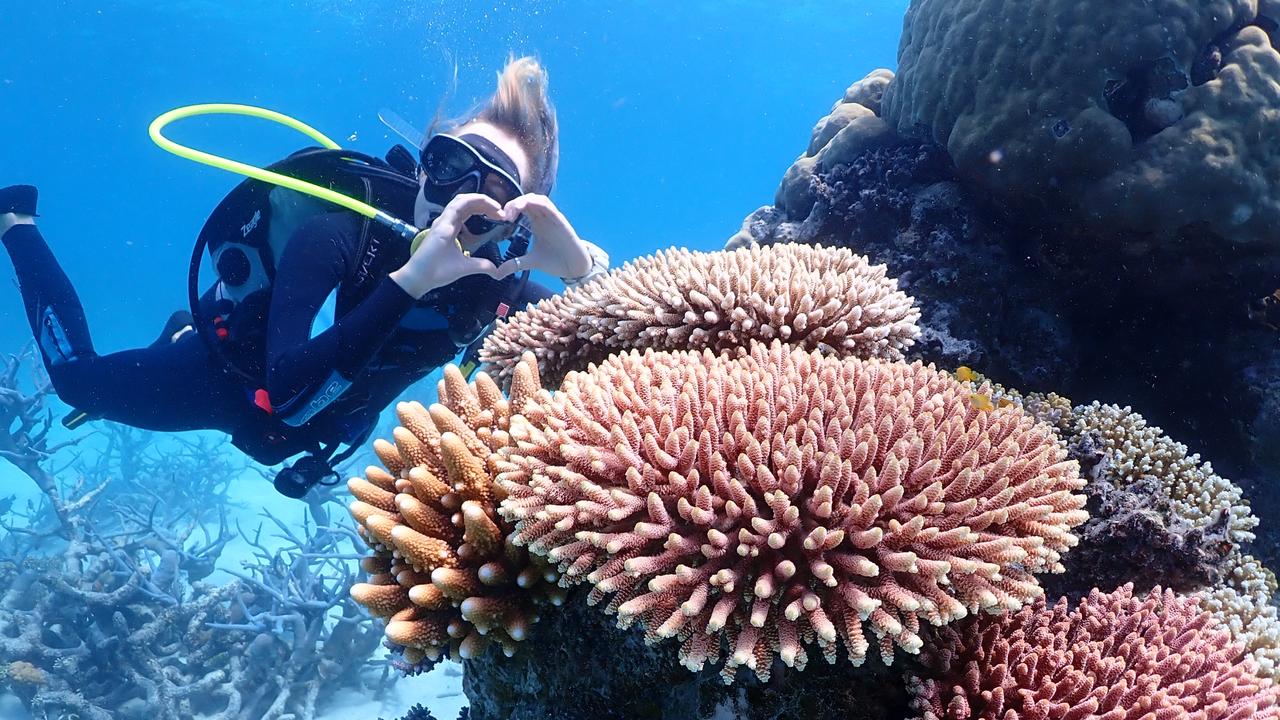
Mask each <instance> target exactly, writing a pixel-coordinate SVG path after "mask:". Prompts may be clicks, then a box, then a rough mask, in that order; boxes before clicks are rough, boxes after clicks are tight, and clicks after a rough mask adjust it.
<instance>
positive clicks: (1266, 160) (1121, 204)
mask: <svg viewBox="0 0 1280 720" xmlns="http://www.w3.org/2000/svg"><path fill="white" fill-rule="evenodd" d="M1277 20H1280V5H1277V4H1276V3H1275V2H1274V0H1261V2H1260V1H1259V0H1212V1H1210V0H1150V1H1149V2H1106V1H1104V0H1022V1H1021V2H1007V1H1006V0H913V2H912V3H911V5H910V7H909V9H908V10H907V14H906V18H905V22H904V25H903V34H902V40H901V43H900V45H899V49H898V71H897V75H896V77H895V78H894V79H893V82H892V83H891V84H890V86H889V88H888V89H887V90H886V91H885V94H884V99H883V115H884V117H885V119H886V120H887V121H888V123H889V125H890V126H892V127H893V128H894V129H896V130H897V131H898V132H899V133H901V134H903V135H925V136H927V137H929V138H931V139H932V140H934V141H936V142H937V143H939V144H941V145H943V146H944V147H946V148H947V150H948V152H949V154H950V155H951V157H952V159H953V160H954V161H955V164H956V166H957V168H958V169H959V170H960V171H961V173H962V174H964V175H966V176H968V177H971V178H973V179H975V180H976V181H977V182H979V183H980V184H981V185H982V186H983V187H985V188H986V189H988V190H990V191H994V192H995V193H997V194H998V195H1001V196H1003V197H1005V198H1022V199H1026V198H1027V196H1031V197H1033V198H1035V199H1036V200H1039V201H1046V200H1047V201H1049V202H1051V203H1054V204H1062V205H1065V206H1067V207H1069V208H1074V209H1076V210H1078V211H1080V212H1079V213H1078V215H1077V216H1078V217H1082V218H1085V219H1088V220H1090V221H1092V222H1094V223H1095V225H1094V226H1095V227H1098V228H1104V227H1115V226H1119V227H1124V228H1126V229H1129V230H1133V231H1137V232H1143V233H1148V232H1149V233H1158V234H1170V233H1172V232H1174V231H1177V230H1179V229H1181V228H1189V227H1193V226H1198V225H1203V226H1207V227H1208V228H1209V229H1210V230H1211V231H1212V232H1214V233H1215V234H1217V235H1219V236H1221V237H1224V238H1227V239H1229V240H1232V241H1236V242H1240V243H1250V242H1252V243H1265V244H1270V245H1272V247H1274V243H1275V234H1274V232H1273V228H1274V227H1275V225H1276V223H1277V222H1280V152H1278V151H1277V150H1276V147H1275V145H1274V143H1272V142H1270V140H1269V138H1272V137H1274V136H1275V134H1276V133H1277V132H1280V116H1277V113H1276V108H1278V107H1280V53H1277V51H1276V50H1275V49H1274V48H1275V45H1276V41H1277V40H1278V39H1280V38H1278V37H1277V35H1276V32H1277V22H1276V21H1277Z"/></svg>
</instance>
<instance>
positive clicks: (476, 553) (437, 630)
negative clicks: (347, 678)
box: [347, 363, 564, 665]
mask: <svg viewBox="0 0 1280 720" xmlns="http://www.w3.org/2000/svg"><path fill="white" fill-rule="evenodd" d="M536 373H537V370H536V368H535V367H534V366H533V365H532V363H529V364H525V365H522V366H521V367H519V368H517V370H516V372H515V382H514V383H513V387H512V394H511V399H510V400H508V399H506V398H504V397H503V394H502V391H501V389H499V388H498V386H497V384H496V383H495V382H494V381H493V380H492V379H491V378H490V377H489V376H488V375H486V374H484V373H478V374H477V375H476V379H475V381H474V382H473V383H471V384H470V385H468V383H467V381H466V380H465V379H464V378H463V376H462V373H461V372H460V371H459V370H458V368H457V367H456V366H454V365H449V366H447V367H446V368H445V371H444V378H443V379H442V380H441V381H440V383H439V388H438V396H439V399H440V401H439V402H437V403H434V404H432V405H431V407H430V408H427V407H423V406H422V404H420V403H416V402H407V403H400V404H399V405H397V407H396V413H397V415H398V417H399V420H400V423H401V426H400V427H397V428H396V429H395V430H394V432H393V436H394V443H393V442H389V441H387V440H382V439H379V440H376V441H375V442H374V451H375V452H376V453H377V455H378V457H379V459H380V460H381V461H382V464H383V467H378V466H370V467H369V468H368V469H367V470H366V471H365V477H364V478H363V479H361V478H352V479H351V480H350V481H348V484H347V486H348V488H349V489H350V491H351V494H352V496H353V497H354V498H355V499H354V500H353V501H352V503H351V506H350V511H351V515H352V517H353V518H355V520H356V522H357V523H358V528H357V529H358V532H359V533H360V535H361V537H363V538H364V539H365V540H366V541H367V542H368V543H369V545H370V547H372V548H373V553H372V554H371V555H369V556H367V557H365V558H364V559H363V560H362V566H363V568H364V570H365V571H366V572H368V573H369V574H370V577H369V579H368V580H367V581H366V582H363V583H357V584H355V585H353V586H352V588H351V596H352V598H353V599H355V600H356V601H357V602H359V603H360V604H362V605H364V606H365V607H366V608H368V609H369V611H370V612H371V613H373V614H374V615H376V616H379V617H384V618H387V619H388V621H387V627H386V637H387V640H388V641H389V642H390V643H391V644H392V645H394V646H397V647H399V648H403V650H404V659H405V661H406V662H407V663H408V664H410V665H416V664H417V663H419V662H420V661H422V660H424V659H426V660H436V659H439V658H440V657H441V656H442V655H446V654H447V655H449V656H450V657H455V658H456V657H461V658H468V657H474V656H475V655H477V654H478V653H479V652H481V651H482V650H483V649H484V648H485V646H486V645H487V644H488V643H490V642H497V643H498V644H500V645H501V646H502V648H503V651H504V652H506V653H507V654H508V655H510V654H512V653H514V652H515V644H516V643H517V642H519V641H521V640H523V639H524V638H525V637H526V635H527V633H528V631H529V628H530V626H531V625H532V624H533V623H534V622H536V621H537V619H538V612H539V610H538V608H539V606H540V605H542V604H545V603H552V604H558V603H559V602H561V601H562V600H563V597H564V593H563V591H562V590H561V589H560V588H559V586H558V585H557V584H556V580H557V575H556V572H555V570H554V569H552V568H550V567H548V566H547V564H546V563H545V562H542V561H541V560H540V558H537V557H530V556H529V554H528V553H527V552H525V551H524V550H523V549H522V548H519V547H516V546H515V545H513V544H512V543H511V542H510V541H509V539H508V536H509V534H510V526H508V525H507V524H506V523H505V522H504V521H503V520H502V519H501V518H500V517H498V515H497V513H496V507H497V504H498V503H499V502H501V501H502V499H503V498H504V497H505V492H504V491H503V490H502V489H501V488H499V487H496V486H495V485H494V484H493V480H492V478H493V475H494V469H493V463H494V462H495V461H496V458H497V452H498V451H499V450H500V449H501V448H503V447H505V446H507V445H509V444H510V443H511V437H510V434H509V433H508V428H509V426H510V421H511V417H512V412H513V410H512V408H513V407H519V406H520V405H521V404H522V403H523V402H524V401H526V400H527V399H528V398H529V397H530V396H531V394H532V393H533V392H535V391H536V389H537V388H539V387H540V384H539V381H538V378H537V374H536Z"/></svg>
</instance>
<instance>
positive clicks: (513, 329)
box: [480, 244, 920, 386]
mask: <svg viewBox="0 0 1280 720" xmlns="http://www.w3.org/2000/svg"><path fill="white" fill-rule="evenodd" d="M919 318H920V311H919V309H918V308H916V307H915V305H914V303H913V301H912V299H911V298H910V297H909V296H907V295H906V294H905V293H903V292H902V291H901V290H899V289H898V283H897V280H894V279H893V278H890V277H887V275H886V273H885V266H884V265H872V264H870V263H869V262H868V261H867V259H866V258H865V257H862V256H860V255H854V254H853V253H852V252H850V251H849V250H848V249H845V248H832V247H818V246H812V245H798V244H780V245H772V246H768V247H753V248H744V249H740V250H732V251H720V252H711V253H705V252H690V251H688V250H684V249H679V250H676V249H671V250H663V251H660V252H658V253H656V254H654V255H650V256H646V257H643V258H639V259H637V260H632V261H630V262H628V263H626V264H625V265H623V266H622V267H620V268H617V269H615V270H612V271H610V272H609V273H607V274H605V275H603V276H601V277H599V278H596V279H593V280H592V281H591V282H587V283H584V284H582V285H580V286H578V287H574V288H570V289H569V290H567V291H566V292H565V293H564V294H562V295H556V296H555V297H551V298H547V299H546V300H543V301H541V302H539V303H538V304H536V305H534V306H532V307H530V308H527V309H526V310H522V311H521V312H518V313H515V314H514V315H513V316H512V317H511V318H510V319H509V320H508V321H506V322H504V323H501V324H499V325H498V326H497V328H496V329H495V330H494V332H493V334H491V335H490V336H489V338H488V339H487V340H486V341H485V344H484V348H483V350H482V352H481V355H480V357H481V360H483V361H484V362H486V363H491V364H492V365H493V366H495V367H496V368H497V369H498V375H499V376H500V377H502V378H506V377H508V376H509V375H510V373H511V370H512V368H513V367H514V366H515V363H516V361H517V360H518V359H519V358H520V357H521V355H522V354H523V353H524V352H526V351H532V352H533V353H534V355H535V356H536V357H537V360H538V365H539V369H540V372H541V375H542V378H543V380H544V381H546V382H547V383H548V384H549V386H555V385H558V384H559V381H560V380H561V379H562V378H563V377H564V375H565V374H566V373H567V372H569V371H571V370H585V369H586V368H587V366H588V365H589V364H590V363H593V362H599V361H601V360H604V359H605V357H607V356H608V355H609V354H611V353H613V352H620V351H625V350H644V349H648V348H652V349H654V350H702V349H704V348H709V349H711V350H723V349H728V348H737V347H741V346H743V345H746V344H747V342H748V341H749V340H763V341H766V342H767V341H771V340H773V339H780V340H782V341H784V342H789V343H792V344H795V345H799V346H801V347H804V348H806V349H809V350H813V349H816V348H818V347H820V346H822V345H825V346H827V347H829V348H831V349H832V350H834V351H835V352H836V353H837V354H840V355H857V356H859V357H883V358H890V359H898V358H900V357H902V351H903V350H904V349H906V348H908V347H910V346H911V344H912V343H914V342H915V338H916V336H917V335H918V334H919V328H917V327H916V321H917V320H918V319H919Z"/></svg>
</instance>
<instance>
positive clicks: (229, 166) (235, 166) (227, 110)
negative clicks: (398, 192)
mask: <svg viewBox="0 0 1280 720" xmlns="http://www.w3.org/2000/svg"><path fill="white" fill-rule="evenodd" d="M197 115H247V116H249V117H255V118H261V119H263V120H270V121H271V122H274V123H278V124H280V125H284V126H285V127H289V128H293V129H294V130H297V131H298V132H300V133H302V134H304V135H306V136H307V137H310V138H311V139H312V140H315V141H316V142H318V143H320V144H321V145H323V146H324V147H326V148H328V149H330V150H339V149H341V148H340V146H339V145H338V144H337V143H335V142H334V141H332V140H330V139H329V138H328V137H326V136H325V135H324V133H322V132H320V131H319V130H316V129H315V128H313V127H311V126H310V125H307V124H306V123H304V122H302V121H300V120H297V119H295V118H291V117H289V116H288V115H284V114H281V113H278V112H275V111H274V110H267V109H266V108H260V107H254V106H252V105H237V104H234V103H204V104H200V105H187V106H186V107H180V108H176V109H174V110H170V111H169V112H167V113H165V114H163V115H161V116H160V117H158V118H156V119H155V120H153V121H151V126H150V127H149V128H148V133H149V134H150V135H151V140H152V141H153V142H155V144H156V145H159V146H160V147H161V148H163V149H165V150H168V151H169V152H171V153H173V154H174V155H177V156H178V157H182V158H186V159H187V160H193V161H195V162H198V163H204V164H205V165H211V166H213V167H216V168H218V169H220V170H227V171H229V172H233V173H237V174H239V175H244V176H245V177H250V178H253V179H254V180H261V181H262V182H268V183H272V184H274V185H279V186H281V187H285V188H288V189H290V190H296V191H297V192H300V193H304V194H306V195H310V196H312V197H317V198H320V199H321V200H327V201H329V202H331V203H333V204H335V205H339V206H341V207H344V208H347V209H348V210H351V211H353V212H356V213H359V214H360V215H362V216H364V217H367V218H370V219H371V220H375V221H377V222H379V223H382V224H383V225H386V226H387V227H389V228H391V229H392V230H394V231H395V232H396V233H398V234H399V235H400V236H402V237H404V238H405V239H406V240H411V241H412V240H413V239H414V238H415V237H416V236H417V235H418V233H419V232H420V231H419V230H418V228H416V227H414V226H412V225H410V224H409V223H406V222H404V221H402V220H399V219H397V218H394V217H392V216H390V215H388V214H386V213H385V212H383V211H381V210H379V209H377V208H375V207H373V206H372V205H369V204H368V203H364V202H361V201H359V200H356V199H355V198H353V197H348V196H346V195H343V194H342V193H338V192H334V191H333V190H330V189H329V188H326V187H320V186H319V185H316V184H314V183H309V182H307V181H305V180H299V179H298V178H294V177H289V176H288V175H281V174H280V173H277V172H272V171H270V170H264V169H263V168H260V167H255V166H253V165H249V164H247V163H242V162H239V161H236V160H231V159H229V158H224V157H219V156H217V155H213V154H210V153H207V152H203V151H201V150H196V149H195V148H190V147H187V146H186V145H179V144H178V143H176V142H174V141H172V140H170V139H169V138H167V137H165V136H164V135H163V134H162V133H161V130H163V129H164V128H165V126H167V125H169V124H170V123H172V122H173V121H175V120H182V119H184V118H189V117H196V116H197ZM412 249H413V250H417V245H416V243H415V245H414V247H413V248H412Z"/></svg>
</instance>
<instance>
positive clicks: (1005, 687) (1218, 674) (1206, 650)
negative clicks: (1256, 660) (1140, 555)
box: [909, 585, 1280, 720]
mask: <svg viewBox="0 0 1280 720" xmlns="http://www.w3.org/2000/svg"><path fill="white" fill-rule="evenodd" d="M933 635H934V637H933V638H931V642H930V643H928V644H927V645H926V646H925V650H924V652H923V653H922V660H923V666H924V667H925V668H926V669H925V670H924V671H923V672H922V674H921V675H920V676H915V677H912V678H910V679H909V690H910V691H911V693H912V695H913V696H914V697H913V699H912V709H913V710H914V714H913V716H912V717H913V718H915V719H917V720H944V719H950V718H966V719H967V720H1023V719H1026V720H1031V719H1032V718H1035V720H1068V719H1071V718H1109V719H1113V720H1139V718H1166V717H1167V718H1192V717H1194V718H1201V719H1202V720H1228V719H1231V720H1236V719H1239V720H1243V719H1244V718H1249V719H1250V720H1269V719H1274V718H1280V690H1277V688H1276V686H1275V685H1274V684H1273V683H1272V682H1271V681H1270V680H1267V679H1265V678H1261V677H1259V676H1258V675H1257V673H1256V666H1255V665H1254V664H1253V662H1252V661H1251V660H1249V659H1248V657H1247V656H1246V655H1245V654H1244V649H1243V647H1242V646H1240V645H1239V644H1233V643H1232V641H1231V637H1230V635H1229V634H1228V633H1227V632H1226V631H1225V629H1224V628H1222V627H1221V626H1220V625H1218V623H1217V622H1215V621H1214V620H1213V618H1212V616H1211V615H1210V614H1209V613H1207V612H1204V611H1202V610H1200V609H1199V607H1198V605H1197V601H1196V600H1195V599H1194V598H1189V597H1182V596H1179V595H1177V594H1175V593H1173V592H1172V591H1168V590H1164V591H1162V590H1161V589H1160V588H1156V589H1154V590H1152V591H1151V592H1150V593H1148V594H1146V595H1143V596H1138V597H1135V596H1134V594H1133V588H1132V586H1131V585H1126V586H1125V587H1123V588H1120V589H1119V590H1116V591H1115V592H1111V593H1103V592H1101V591H1098V590H1096V589H1095V590H1094V591H1093V592H1092V593H1090V594H1089V596H1088V597H1086V598H1083V599H1081V600H1080V602H1079V603H1078V604H1077V605H1076V607H1075V608H1071V607H1069V605H1068V602H1067V601H1066V600H1065V599H1064V600H1061V601H1059V602H1058V603H1057V604H1056V605H1054V606H1053V607H1046V606H1045V604H1044V601H1043V600H1037V601H1036V602H1035V603H1034V604H1032V605H1028V606H1027V607H1025V608H1023V609H1021V610H1019V611H1017V612H1015V613H1012V614H1007V615H1002V616H992V615H985V614H983V615H977V616H975V617H972V618H969V619H966V620H962V621H960V622H958V623H955V624H952V625H949V626H947V627H943V628H940V629H938V630H936V631H935V632H934V633H933Z"/></svg>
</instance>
